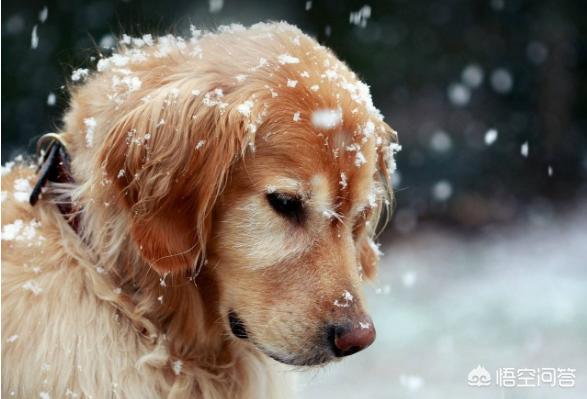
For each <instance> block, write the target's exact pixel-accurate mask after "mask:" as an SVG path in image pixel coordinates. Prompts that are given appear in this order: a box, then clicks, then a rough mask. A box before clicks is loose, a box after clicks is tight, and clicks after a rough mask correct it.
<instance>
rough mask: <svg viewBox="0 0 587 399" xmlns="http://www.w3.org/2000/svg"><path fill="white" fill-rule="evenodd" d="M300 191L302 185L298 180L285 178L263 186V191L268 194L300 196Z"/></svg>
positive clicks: (279, 178) (273, 180)
mask: <svg viewBox="0 0 587 399" xmlns="http://www.w3.org/2000/svg"><path fill="white" fill-rule="evenodd" d="M302 189H303V184H302V183H301V182H300V181H299V180H297V179H293V178H291V177H285V176H283V177H278V178H276V179H272V180H271V182H270V183H269V184H267V185H266V186H265V191H267V192H268V193H275V192H286V193H295V194H302V192H301V191H302Z"/></svg>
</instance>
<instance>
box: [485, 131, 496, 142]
mask: <svg viewBox="0 0 587 399" xmlns="http://www.w3.org/2000/svg"><path fill="white" fill-rule="evenodd" d="M497 136H498V132H497V130H496V129H489V130H488V131H487V132H485V144H486V145H491V144H493V143H495V141H496V140H497Z"/></svg>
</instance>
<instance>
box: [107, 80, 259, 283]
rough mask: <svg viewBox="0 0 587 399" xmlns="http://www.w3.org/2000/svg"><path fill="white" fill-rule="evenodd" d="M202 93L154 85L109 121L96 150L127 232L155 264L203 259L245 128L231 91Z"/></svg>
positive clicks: (168, 266) (170, 266)
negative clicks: (127, 223)
mask: <svg viewBox="0 0 587 399" xmlns="http://www.w3.org/2000/svg"><path fill="white" fill-rule="evenodd" d="M210 93H212V94H210ZM214 93H215V94H214ZM205 95H206V96H208V97H207V99H208V102H206V98H204V99H203V98H202V96H199V97H198V96H197V95H194V94H193V91H192V90H191V88H190V89H189V90H185V88H183V89H182V90H179V89H178V88H176V89H170V90H168V91H167V92H165V91H164V90H160V91H158V92H157V93H156V94H154V95H153V96H152V98H148V99H146V100H145V101H143V102H142V103H141V104H140V105H137V107H136V108H134V109H132V110H131V111H129V112H127V113H126V114H125V115H124V116H123V117H122V118H121V120H119V121H117V122H116V123H115V124H114V127H113V128H112V129H111V130H110V131H109V133H108V135H107V137H106V140H105V142H104V145H103V147H102V150H101V151H102V152H101V157H100V161H101V164H102V168H103V170H105V174H106V175H107V177H108V179H110V180H112V183H113V184H112V186H113V187H114V191H115V195H116V196H118V198H119V201H120V203H121V204H122V205H123V206H124V207H126V208H127V209H128V210H129V212H130V218H131V231H130V233H131V236H132V238H133V240H134V242H135V243H136V245H137V246H138V248H139V251H140V253H141V255H142V257H143V258H144V259H145V260H146V261H147V262H148V263H149V264H150V265H151V266H153V267H154V268H155V269H156V270H158V271H159V272H166V271H178V270H183V269H185V268H188V267H197V265H199V264H200V262H203V261H204V257H205V251H206V242H207V240H208V238H209V235H210V230H211V219H212V209H213V207H214V204H215V202H216V199H217V197H218V196H219V194H220V192H221V191H222V188H223V185H224V184H225V182H226V179H227V176H228V174H229V170H230V168H231V165H232V164H233V163H234V161H235V160H236V159H237V158H238V157H239V156H241V155H242V154H243V152H244V148H245V147H246V143H245V142H246V141H247V135H248V134H250V132H249V130H248V129H247V125H246V123H245V121H244V120H243V115H242V113H239V112H238V109H237V107H236V106H235V105H234V100H235V98H234V97H235V96H236V93H234V96H233V99H232V100H230V99H229V98H228V97H227V96H225V94H224V93H223V92H222V91H221V90H220V89H216V91H214V90H213V91H211V92H208V93H207V94H205ZM214 96H215V97H214ZM202 100H204V101H202ZM225 101H226V102H225ZM237 104H238V103H237ZM249 116H250V115H249Z"/></svg>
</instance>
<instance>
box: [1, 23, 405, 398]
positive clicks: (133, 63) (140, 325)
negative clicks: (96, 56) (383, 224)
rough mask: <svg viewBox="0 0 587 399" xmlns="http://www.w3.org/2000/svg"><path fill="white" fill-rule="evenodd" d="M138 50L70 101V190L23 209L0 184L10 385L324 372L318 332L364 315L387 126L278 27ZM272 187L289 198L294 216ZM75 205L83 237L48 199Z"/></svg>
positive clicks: (134, 391) (259, 378) (257, 386)
mask: <svg viewBox="0 0 587 399" xmlns="http://www.w3.org/2000/svg"><path fill="white" fill-rule="evenodd" d="M141 40H142V41H141ZM141 40H137V39H130V38H128V37H124V38H123V40H122V45H121V47H120V48H119V49H118V50H117V53H116V54H115V55H114V57H112V58H103V59H101V61H100V62H99V63H98V72H96V73H94V74H92V75H91V76H89V77H88V78H87V79H86V81H85V82H84V83H83V84H77V85H75V86H73V87H72V89H71V101H70V109H69V110H68V112H67V113H66V115H65V118H64V124H63V129H62V132H63V137H64V139H65V141H66V142H67V144H68V151H69V152H70V154H71V157H72V171H73V175H74V178H75V182H76V183H75V184H72V185H68V184H55V183H53V184H51V185H50V186H49V187H48V188H47V190H46V191H45V193H44V194H43V198H42V199H41V201H40V202H39V204H38V205H36V206H35V207H31V206H30V205H28V203H27V202H26V200H27V199H26V188H27V183H26V182H27V181H28V182H30V184H31V185H32V184H34V182H35V179H36V176H35V169H34V167H31V166H28V165H27V164H26V162H21V163H17V164H16V165H14V166H12V167H11V169H10V168H9V169H10V170H8V169H6V172H7V173H6V174H5V175H4V177H3V179H2V190H3V191H2V192H3V196H2V226H3V240H2V358H3V359H2V360H3V362H2V393H3V394H4V395H6V397H11V396H10V395H14V396H15V397H18V398H36V397H39V395H44V393H46V394H47V395H49V396H48V397H51V398H62V397H87V398H107V397H116V398H155V397H166V398H188V397H189V398H194V397H202V398H229V397H235V398H262V397H270V398H274V397H279V396H282V395H283V393H284V389H285V387H286V384H285V383H283V382H282V379H283V378H284V377H285V374H283V373H282V372H279V371H276V367H275V366H276V365H277V364H278V363H277V362H274V361H273V360H271V359H270V357H273V358H274V359H277V360H279V361H281V362H283V363H287V364H292V365H311V364H320V363H324V362H327V361H329V360H331V359H332V358H333V355H332V352H331V349H330V348H329V347H328V346H327V345H326V344H325V332H324V331H325V326H326V325H328V324H329V323H335V322H337V321H338V320H347V321H348V320H350V321H353V322H355V321H357V320H363V321H365V320H368V319H367V318H366V317H367V316H365V311H364V308H363V301H362V295H361V290H360V281H361V280H362V277H363V276H365V277H367V278H371V277H372V276H373V275H374V273H375V267H376V263H377V259H378V253H377V247H376V246H375V245H374V244H373V242H372V241H371V237H372V236H373V234H374V230H375V228H376V225H377V223H378V219H379V214H380V210H381V209H382V208H383V207H384V204H383V202H385V203H389V201H390V200H391V195H390V194H391V190H390V188H389V187H390V186H389V174H388V165H387V164H386V163H388V162H391V161H392V159H390V158H389V154H387V153H388V152H389V143H390V141H393V137H394V132H393V131H392V130H391V129H390V128H389V126H387V125H386V124H385V123H384V122H382V118H381V117H380V114H379V113H378V111H377V110H376V109H375V108H374V107H373V104H372V103H371V100H370V97H369V94H368V89H367V87H366V86H365V85H364V84H362V83H360V82H359V81H358V80H357V78H356V76H355V75H354V74H353V73H352V72H351V71H350V70H349V69H348V68H347V67H346V66H345V65H344V64H343V63H341V62H340V61H339V60H337V59H336V57H335V56H334V55H333V54H332V53H331V52H330V51H329V50H327V49H326V48H324V47H322V46H320V45H318V44H317V43H316V42H315V41H314V40H312V39H311V38H309V37H308V36H306V35H304V34H303V33H302V32H300V31H299V30H298V29H296V28H294V27H292V26H290V25H287V24H284V23H279V24H258V25H255V26H253V27H251V28H248V29H244V28H242V27H239V26H233V27H231V28H221V29H220V30H219V31H218V32H216V33H207V34H204V35H200V33H199V32H194V37H193V38H191V39H185V40H183V39H179V38H176V37H172V36H166V37H162V38H158V39H156V40H155V39H154V40H153V43H152V42H151V40H150V37H149V36H147V37H144V40H143V39H141ZM294 81H295V83H294ZM220 90H222V91H221V92H220ZM320 109H322V110H325V109H328V110H330V111H327V112H326V116H327V118H326V119H327V121H326V126H324V123H323V122H324V121H320V120H314V124H313V123H312V119H313V118H314V117H316V118H317V116H316V114H315V113H314V111H316V110H320ZM329 123H330V125H328V124H329ZM23 179H24V180H23ZM23 187H24V191H23ZM19 190H20V191H19ZM269 194H275V195H278V196H280V195H283V194H286V195H290V196H291V197H292V198H299V199H300V200H301V201H302V203H303V215H302V216H301V218H302V219H303V220H290V219H288V218H287V217H284V216H283V215H280V214H278V213H276V211H275V210H274V209H272V207H271V206H270V204H269V202H268V200H267V198H268V195H269ZM68 198H72V199H73V200H74V202H75V204H76V206H77V209H79V214H80V218H81V219H80V220H81V225H80V226H81V227H80V233H79V235H78V234H76V233H75V232H74V231H73V230H72V229H71V227H70V226H69V225H68V224H67V222H66V220H65V219H64V217H63V215H62V214H61V213H60V212H59V210H58V209H57V207H56V206H55V203H56V202H59V201H64V200H67V199H68ZM278 198H281V197H278ZM298 216H299V215H298ZM230 312H234V314H237V315H238V317H239V320H240V322H242V327H243V328H244V329H246V334H247V339H238V338H236V337H235V336H234V335H233V334H232V333H231V326H230V323H229V321H228V314H229V313H230ZM370 328H372V327H370ZM41 397H43V396H41Z"/></svg>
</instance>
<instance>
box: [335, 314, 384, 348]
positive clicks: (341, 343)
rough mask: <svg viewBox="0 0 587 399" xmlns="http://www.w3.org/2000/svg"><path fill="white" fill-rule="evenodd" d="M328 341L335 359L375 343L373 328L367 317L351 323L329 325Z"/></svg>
mask: <svg viewBox="0 0 587 399" xmlns="http://www.w3.org/2000/svg"><path fill="white" fill-rule="evenodd" d="M328 340H329V341H330V342H329V343H330V345H331V347H332V350H333V351H334V354H335V356H336V357H343V356H349V355H352V354H353V353H357V352H359V351H361V350H363V349H365V348H366V347H368V346H369V345H371V344H372V343H373V341H375V327H374V326H373V322H372V321H371V318H370V317H368V316H365V317H363V318H362V320H360V321H355V322H352V323H345V324H335V325H331V326H330V327H329V333H328Z"/></svg>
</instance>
